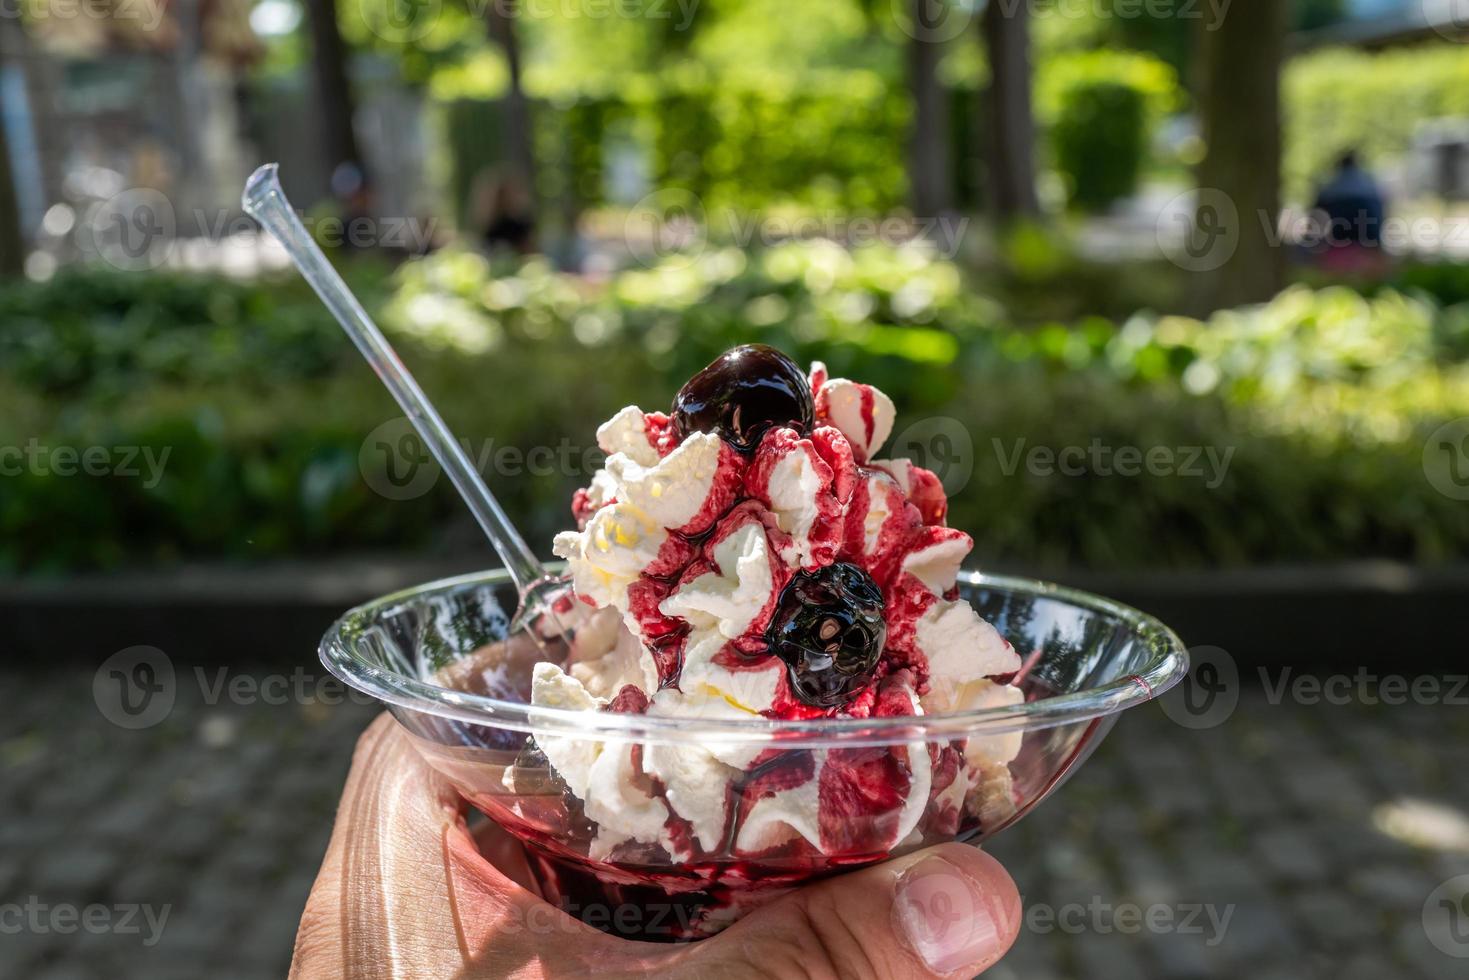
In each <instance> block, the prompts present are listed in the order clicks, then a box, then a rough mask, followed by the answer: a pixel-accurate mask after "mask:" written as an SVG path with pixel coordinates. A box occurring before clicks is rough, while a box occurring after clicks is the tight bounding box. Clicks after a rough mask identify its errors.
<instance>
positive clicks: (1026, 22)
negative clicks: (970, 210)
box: [982, 0, 1041, 224]
mask: <svg viewBox="0 0 1469 980" xmlns="http://www.w3.org/2000/svg"><path fill="white" fill-rule="evenodd" d="M982 26H983V36H984V46H985V52H986V54H987V55H988V58H989V64H990V87H989V91H988V92H986V93H985V95H986V98H985V108H986V111H987V114H988V123H989V132H988V138H987V140H986V144H987V145H986V147H985V152H986V157H987V158H988V162H989V173H988V178H989V179H988V181H987V184H988V187H989V196H990V206H991V208H992V210H993V212H994V216H995V220H996V221H997V222H998V223H1000V224H1008V223H1010V222H1012V221H1014V220H1015V219H1017V218H1027V217H1035V216H1038V215H1039V214H1040V210H1041V208H1040V202H1039V201H1038V200H1037V199H1036V196H1035V159H1034V154H1035V119H1034V118H1033V117H1032V115H1031V107H1030V4H1028V3H1025V2H1023V0H989V3H987V4H986V5H985V8H984V21H983V25H982Z"/></svg>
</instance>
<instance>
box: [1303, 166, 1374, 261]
mask: <svg viewBox="0 0 1469 980" xmlns="http://www.w3.org/2000/svg"><path fill="white" fill-rule="evenodd" d="M1313 211H1314V214H1315V218H1316V220H1317V222H1318V225H1317V227H1318V229H1319V233H1318V234H1317V235H1316V236H1315V250H1314V251H1315V257H1316V262H1317V264H1319V265H1320V267H1321V268H1322V269H1324V270H1325V271H1327V272H1332V273H1346V274H1352V275H1368V276H1374V275H1380V274H1382V273H1383V272H1385V271H1386V269H1387V264H1388V257H1387V254H1386V252H1384V251H1383V248H1382V226H1383V221H1384V220H1385V219H1386V217H1387V204H1386V201H1385V200H1384V198H1383V195H1382V190H1381V188H1380V187H1379V186H1378V183H1377V181H1376V179H1374V178H1373V176H1372V174H1370V173H1369V172H1368V171H1367V170H1366V168H1364V167H1363V166H1362V164H1361V161H1360V159H1359V158H1358V156H1357V152H1356V151H1355V150H1348V151H1347V152H1346V153H1343V154H1342V155H1341V158H1340V159H1339V160H1338V161H1337V164H1336V170H1335V171H1333V173H1332V175H1331V177H1330V178H1329V179H1328V180H1327V181H1326V183H1324V184H1322V185H1321V188H1320V190H1318V191H1317V192H1316V203H1315V206H1314V208H1313Z"/></svg>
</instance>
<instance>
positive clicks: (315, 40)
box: [306, 0, 367, 183]
mask: <svg viewBox="0 0 1469 980" xmlns="http://www.w3.org/2000/svg"><path fill="white" fill-rule="evenodd" d="M306 9H307V16H308V17H309V19H310V22H311V43H312V46H313V48H314V54H315V57H314V58H312V65H313V67H314V69H315V72H316V96H317V102H318V104H319V107H320V109H321V139H322V149H323V151H324V153H325V154H326V166H327V173H328V174H331V173H333V172H335V171H336V169H337V168H338V167H340V166H341V165H342V164H344V163H347V164H352V165H353V166H355V167H357V169H358V172H359V173H360V174H362V175H363V181H364V183H365V182H366V179H367V168H366V167H365V166H364V165H363V160H362V153H361V150H360V149H359V147H358V145H357V134H356V132H355V131H354V130H353V128H352V117H353V116H354V115H355V114H356V109H357V106H356V103H355V102H354V101H353V99H352V85H351V82H350V81H349V80H348V77H347V44H346V42H345V41H343V40H342V32H341V30H340V29H339V28H338V26H337V5H336V0H306Z"/></svg>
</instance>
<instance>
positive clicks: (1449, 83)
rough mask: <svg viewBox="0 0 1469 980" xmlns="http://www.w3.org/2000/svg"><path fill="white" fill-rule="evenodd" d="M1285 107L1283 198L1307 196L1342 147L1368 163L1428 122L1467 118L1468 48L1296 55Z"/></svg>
mask: <svg viewBox="0 0 1469 980" xmlns="http://www.w3.org/2000/svg"><path fill="white" fill-rule="evenodd" d="M1282 109H1283V112H1284V115H1285V130H1284V132H1285V160H1284V175H1285V184H1286V187H1285V191H1286V195H1287V198H1288V199H1295V200H1310V199H1311V197H1312V191H1313V190H1314V187H1315V185H1316V184H1318V183H1319V182H1321V181H1322V180H1323V179H1324V178H1325V177H1326V176H1328V175H1329V174H1330V173H1331V171H1332V168H1333V165H1334V164H1335V163H1336V160H1337V158H1338V157H1340V156H1341V154H1342V152H1343V151H1345V150H1349V149H1357V150H1360V151H1362V153H1363V155H1364V156H1365V158H1366V162H1367V163H1368V164H1369V165H1373V164H1377V163H1380V162H1387V161H1391V160H1394V159H1397V158H1400V157H1402V156H1404V155H1406V154H1407V152H1408V151H1409V149H1410V148H1411V147H1412V144H1413V138H1414V136H1415V135H1416V134H1417V132H1418V131H1419V128H1420V127H1421V126H1422V125H1423V124H1424V123H1425V122H1426V121H1429V120H1433V119H1443V118H1451V117H1457V118H1463V117H1464V116H1466V115H1469V47H1466V46H1465V45H1462V44H1437V45H1427V46H1424V47H1416V48H1394V49H1392V50H1389V51H1383V52H1380V53H1369V52H1365V51H1358V50H1354V49H1348V48H1329V49H1325V50H1322V51H1318V52H1313V53H1310V54H1304V55H1300V56H1298V57H1295V58H1292V59H1291V60H1290V61H1289V62H1288V63H1287V65H1286V69H1285V75H1284V78H1283V79H1282Z"/></svg>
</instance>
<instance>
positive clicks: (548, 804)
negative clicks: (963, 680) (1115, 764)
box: [321, 570, 1188, 940]
mask: <svg viewBox="0 0 1469 980" xmlns="http://www.w3.org/2000/svg"><path fill="white" fill-rule="evenodd" d="M959 588H960V591H961V593H962V595H963V597H964V598H965V599H966V600H968V601H969V602H970V603H971V604H973V606H974V607H975V609H976V610H977V611H978V612H979V613H980V615H982V616H983V617H984V618H985V619H987V620H988V621H989V622H990V623H991V624H993V625H994V626H995V628H996V629H997V630H999V632H1000V634H1001V635H1002V636H1004V637H1005V638H1006V639H1007V640H1009V641H1010V643H1011V644H1012V645H1013V646H1014V647H1015V649H1016V650H1017V651H1018V652H1019V654H1020V656H1021V658H1022V660H1023V661H1024V663H1025V666H1024V667H1023V668H1022V670H1021V672H1020V674H1018V675H1017V676H1016V680H1015V683H1016V685H1017V686H1019V687H1020V688H1021V690H1022V692H1023V694H1024V700H1023V701H1021V702H1019V703H1017V704H1014V705H1007V706H1002V707H993V708H985V709H982V710H975V711H968V712H962V713H953V714H934V715H920V716H912V715H905V716H901V717H871V718H865V719H817V720H810V721H776V720H768V719H764V718H759V717H751V718H724V717H720V718H671V717H666V716H653V715H644V714H635V713H617V712H612V711H594V712H589V711H579V710H570V709H565V708H551V707H538V706H533V705H531V704H530V703H529V702H530V687H531V673H532V669H533V668H534V666H535V664H536V663H537V662H538V661H539V660H541V659H542V658H543V656H544V655H543V653H542V651H541V650H540V648H539V647H538V646H537V645H536V644H535V643H534V642H533V641H532V640H531V638H530V637H528V636H526V635H523V634H516V635H510V634H509V626H510V618H511V615H512V614H513V612H514V609H515V601H516V593H515V590H514V588H513V586H512V585H511V583H510V580H509V578H508V577H507V575H506V574H505V573H504V572H503V571H499V570H497V571H492V572H485V573H478V574H473V575H466V576H462V577H459V578H453V579H446V580H444V581H440V582H431V583H429V584H427V585H422V586H418V587H417V588H413V589H408V590H406V591H403V592H398V593H395V594H393V595H389V596H385V597H383V598H381V599H377V600H374V601H372V602H369V603H367V604H365V605H363V606H360V607H358V608H356V609H354V610H352V611H351V612H349V613H347V614H346V615H345V616H343V617H342V619H341V620H339V621H338V622H337V623H336V625H335V626H334V627H333V628H332V629H331V631H330V632H328V633H327V635H326V637H325V638H324V639H323V641H322V646H321V657H322V661H323V662H324V663H325V664H326V666H327V668H328V669H329V670H330V671H331V672H332V673H333V674H335V675H336V676H337V677H339V678H340V679H341V680H342V681H344V682H345V683H347V684H349V685H351V686H352V687H354V688H356V689H358V690H360V691H363V692H366V693H367V694H370V695H372V696H373V697H376V698H378V699H380V700H381V701H383V702H384V703H385V704H387V706H388V708H389V709H390V710H391V711H392V713H393V715H394V716H395V717H396V718H397V720H398V721H399V722H400V723H401V724H402V725H403V727H404V728H405V729H407V730H408V732H409V733H411V735H412V737H413V740H414V741H415V743H416V744H417V746H418V748H419V750H420V751H421V753H422V755H423V757H424V759H425V760H426V761H427V762H428V763H429V764H430V765H431V766H433V767H434V768H435V769H436V770H438V771H439V772H441V773H442V774H443V775H444V776H446V777H447V778H448V779H449V780H450V781H451V782H452V783H453V784H454V786H455V787H456V788H457V789H458V791H459V792H460V793H461V794H463V796H464V797H465V799H467V800H468V801H469V802H470V803H471V804H472V805H473V806H475V807H476V808H477V809H479V810H480V811H481V812H483V813H484V814H485V815H486V816H488V817H489V818H490V819H492V820H494V821H496V822H497V823H499V824H500V825H501V826H503V827H504V828H505V829H507V830H508V831H509V832H510V833H512V834H513V835H515V836H516V837H517V838H519V839H520V840H521V841H522V842H524V844H525V849H526V853H527V858H528V859H529V864H530V867H531V869H532V872H533V874H534V875H535V876H536V878H537V881H538V883H539V885H540V887H541V891H542V894H543V896H544V897H545V898H546V899H547V900H548V901H550V902H552V903H553V904H556V905H558V906H560V907H561V908H562V909H564V910H565V911H567V912H568V913H570V914H573V915H576V916H577V917H579V918H581V919H582V920H583V921H585V922H588V923H589V924H592V925H595V926H598V927H599V928H602V929H604V930H606V931H608V932H612V933H614V934H617V935H622V936H626V937H629V938H638V939H653V940H674V939H688V938H698V937H701V936H705V935H710V934H712V933H714V932H717V931H718V930H719V929H721V928H723V927H724V926H725V925H728V924H729V923H730V922H732V921H734V920H735V919H737V918H739V917H740V915H742V914H743V913H744V912H746V911H748V910H749V909H751V908H753V907H754V906H756V905H758V904H760V903H761V902H763V901H767V900H769V899H771V898H773V897H775V896H777V895H779V894H781V893H783V892H784V891H786V890H789V889H790V888H792V887H795V886H797V885H799V884H801V883H803V882H806V881H809V880H811V879H813V878H815V877H819V876H823V875H829V874H834V873H838V872H840V871H843V870H848V869H851V868H855V867H861V866H864V865H868V864H871V863H874V862H877V861H881V860H883V859H885V858H888V857H892V856H896V855H900V854H903V853H906V852H908V851H910V850H914V849H917V848H920V847H926V846H929V845H931V844H937V843H941V842H945V841H953V840H958V841H967V842H972V843H978V842H980V841H982V840H984V839H986V838H987V837H989V836H991V835H992V834H996V833H998V832H1000V831H1001V830H1003V829H1005V828H1006V827H1008V826H1010V825H1011V824H1013V823H1015V822H1016V821H1017V820H1019V819H1020V818H1021V817H1023V816H1024V815H1025V814H1026V813H1028V812H1029V811H1030V810H1031V809H1033V808H1034V807H1035V806H1036V805H1037V804H1038V803H1040V802H1041V800H1043V799H1045V798H1046V797H1047V796H1048V795H1050V794H1051V793H1052V792H1054V791H1055V790H1056V788H1057V787H1058V786H1060V785H1061V783H1062V782H1064V781H1065V780H1066V779H1067V778H1068V777H1069V776H1070V775H1071V774H1072V773H1073V772H1075V771H1076V769H1077V767H1079V766H1080V765H1081V763H1082V762H1084V761H1085V760H1086V758H1087V757H1088V756H1089V755H1090V754H1091V753H1092V752H1093V751H1094V750H1095V749H1096V747H1097V745H1098V744H1099V743H1100V742H1101V740H1102V737H1103V736H1104V735H1105V734H1106V733H1107V731H1108V730H1109V729H1110V728H1111V726H1112V724H1113V723H1114V722H1115V721H1116V719H1117V715H1118V713H1119V712H1121V711H1122V710H1123V709H1125V708H1129V707H1132V706H1133V705H1136V704H1140V703H1142V702H1144V701H1148V700H1150V699H1152V698H1156V697H1158V696H1160V695H1161V694H1163V692H1165V691H1166V690H1168V689H1169V688H1170V687H1172V686H1173V685H1174V684H1175V683H1177V682H1178V680H1179V679H1180V678H1182V677H1183V675H1184V674H1185V673H1186V672H1187V669H1188V655H1187V653H1186V652H1185V650H1184V647H1183V644H1182V643H1181V642H1180V641H1179V639H1178V637H1177V636H1175V635H1174V633H1173V632H1172V631H1171V630H1169V629H1168V628H1167V627H1165V626H1164V625H1163V624H1161V623H1159V622H1158V621H1157V620H1155V619H1153V618H1152V617H1150V616H1147V615H1145V614H1143V613H1140V612H1138V611H1136V610H1134V609H1130V608H1128V607H1127V606H1123V605H1121V604H1119V603H1116V602H1112V601H1110V600H1108V599H1103V598H1101V597H1098V596H1094V595H1089V594H1087V593H1084V592H1079V591H1076V590H1073V589H1067V588H1062V587H1060V586H1056V585H1051V584H1048V583H1044V582H1037V581H1030V580H1026V579H1019V578H1008V577H1003V576H995V575H984V574H980V573H977V572H964V573H962V574H961V576H960V579H959ZM530 737H533V738H534V741H531V740H530ZM603 753H616V755H615V756H611V757H609V763H608V766H607V767H604V770H605V771H611V772H621V773H623V774H624V775H625V776H626V778H625V779H623V780H616V779H613V780H612V781H608V780H606V779H605V778H604V779H603V781H602V782H601V783H599V784H594V785H592V786H590V787H589V789H588V790H587V794H586V797H585V799H581V798H578V797H577V796H575V795H572V794H570V793H568V792H566V790H565V784H564V783H562V782H561V779H560V776H559V775H558V772H557V768H560V766H561V765H566V764H569V763H567V762H566V761H565V760H571V759H575V758H577V757H581V758H583V759H586V758H592V757H598V758H600V756H601V754H603ZM648 753H663V754H664V756H665V758H668V757H669V756H668V753H684V755H683V756H679V757H678V758H681V759H682V758H687V759H688V760H690V761H691V765H692V763H693V762H698V763H700V764H701V765H703V766H704V769H699V767H698V766H693V767H692V768H693V769H697V770H698V771H700V772H703V771H705V770H706V769H711V768H712V769H713V770H714V771H717V772H719V773H723V774H725V775H726V777H727V778H725V779H720V780H718V781H717V782H708V783H707V785H706V786H704V790H705V791H704V792H703V793H702V794H700V793H698V792H697V788H698V787H699V786H700V785H701V784H699V783H698V781H697V780H685V781H683V782H682V783H680V784H679V785H678V786H677V787H675V786H674V785H673V784H672V783H670V784H669V785H666V786H665V785H661V784H659V782H658V781H656V780H649V779H648V777H647V776H646V775H644V774H643V770H642V767H641V759H642V758H644V756H645V754H648ZM548 755H550V756H553V757H554V758H556V759H557V760H561V762H560V763H559V764H558V767H557V768H552V767H551V766H550V765H548V762H547V756H548ZM711 758H712V759H714V760H715V761H714V762H712V763H711V762H709V760H710V759H711ZM1005 758H1008V759H1009V762H1008V765H1006V764H1004V763H1003V762H1002V763H998V764H996V763H994V762H992V761H975V760H993V759H1005ZM613 760H615V764H614V762H613ZM619 766H620V767H621V768H620V769H619V768H618V767H619ZM659 771H665V770H659ZM675 789H677V790H678V791H680V792H681V793H682V796H680V797H678V798H677V799H675V796H674V795H672V794H674V792H675ZM818 800H819V801H820V802H818ZM834 800H835V801H838V802H841V803H842V804H843V805H842V806H841V807H836V806H835V805H834V804H833V802H832V801H834ZM650 801H651V802H650ZM674 802H677V803H678V806H677V807H674V806H673V804H674ZM664 803H666V804H667V805H666V806H665V807H664V809H663V810H658V806H659V805H660V804H664ZM643 811H647V812H650V813H652V814H653V815H654V817H653V820H652V822H651V826H652V831H651V832H645V833H642V834H640V835H639V834H637V833H634V834H633V836H628V832H627V826H628V820H630V819H631V818H630V817H629V814H633V813H641V812H643ZM669 812H676V813H678V814H680V815H684V816H687V815H689V814H698V816H694V817H691V818H690V819H687V820H685V819H675V818H673V817H668V813H669ZM660 814H661V815H663V816H665V817H667V819H666V825H665V826H663V827H660V826H658V820H657V816H658V815H660ZM598 817H600V818H601V820H602V823H599V821H598V819H596V818H598ZM614 817H615V818H616V819H613V818H614ZM604 823H605V826H604V825H603V824H604ZM644 825H645V826H646V825H648V821H644Z"/></svg>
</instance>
